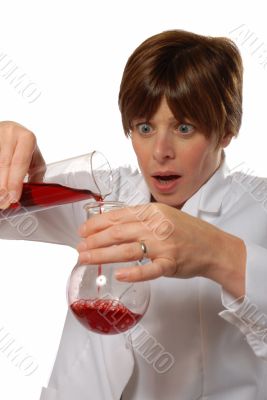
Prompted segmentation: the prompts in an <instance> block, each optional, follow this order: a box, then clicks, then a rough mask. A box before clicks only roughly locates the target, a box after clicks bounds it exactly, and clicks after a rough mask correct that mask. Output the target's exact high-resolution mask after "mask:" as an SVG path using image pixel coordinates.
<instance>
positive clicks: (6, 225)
mask: <svg viewBox="0 0 267 400" xmlns="http://www.w3.org/2000/svg"><path fill="white" fill-rule="evenodd" d="M81 203H83V202H79V203H73V204H66V205H62V206H58V207H55V208H51V209H47V210H42V211H38V212H35V213H31V214H30V213H28V214H27V213H25V214H22V215H19V216H14V217H13V218H10V219H6V220H4V219H2V220H0V238H1V239H11V240H30V241H40V242H47V243H56V244H63V245H68V246H71V247H76V245H77V244H78V242H79V241H80V238H79V235H78V233H77V230H78V228H79V225H80V224H81V223H82V222H83V220H84V211H83V210H82V205H81Z"/></svg>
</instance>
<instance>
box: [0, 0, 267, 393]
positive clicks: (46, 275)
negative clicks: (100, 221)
mask: <svg viewBox="0 0 267 400" xmlns="http://www.w3.org/2000/svg"><path fill="white" fill-rule="evenodd" d="M264 3H265V2H264V1H262V2H261V1H255V0H254V1H253V2H250V1H248V2H246V4H244V2H243V1H242V2H241V1H236V2H233V1H229V2H228V1H226V0H224V1H222V2H216V1H214V0H212V1H204V0H202V1H201V2H199V1H191V0H187V1H172V0H164V1H162V0H161V1H155V0H154V1H153V2H152V1H151V2H150V1H145V0H142V1H140V0H135V1H127V0H123V1H122V0H116V1H113V2H111V1H108V0H102V1H99V2H96V1H94V2H90V1H89V0H87V1H85V0H84V1H69V0H64V1H61V0H60V1H57V0H54V1H51V0H50V1H37V0H35V1H25V0H24V1H18V0H17V1H8V2H7V1H1V3H0V15H1V19H0V54H1V52H3V53H5V54H7V55H8V56H9V57H10V59H12V60H13V62H14V64H16V65H17V66H18V67H19V68H20V69H21V70H22V71H24V72H25V73H26V74H27V76H28V77H29V78H30V79H31V80H32V81H34V82H35V83H36V86H37V87H38V89H39V90H40V91H41V96H40V97H39V99H37V100H36V102H34V103H31V104H29V102H28V101H27V99H25V98H23V96H21V95H19V94H18V93H17V91H16V90H15V89H14V87H12V85H11V84H9V82H8V81H7V80H6V79H4V78H3V77H0V93H1V95H0V105H1V106H0V120H15V121H18V122H20V123H21V124H23V125H25V126H26V127H28V128H29V129H31V130H32V131H34V132H35V134H36V135H37V138H38V142H39V146H40V148H41V150H42V152H43V154H44V157H45V159H46V161H47V162H52V161H56V160H61V159H65V158H68V157H71V156H75V155H79V154H83V153H86V152H88V151H92V150H94V149H98V150H101V151H102V152H103V153H104V154H105V155H106V157H107V158H108V159H109V160H110V162H111V165H112V166H115V165H117V164H121V163H125V162H131V163H134V155H133V152H132V150H131V145H130V142H129V141H127V140H126V139H125V138H124V134H123V131H122V128H121V121H120V114H119V111H118V107H117V95H118V90H119V84H120V78H121V74H122V71H123V67H124V65H125V62H126V61H127V58H128V57H129V55H130V54H131V52H132V51H133V50H134V49H135V47H136V46H137V45H138V44H139V43H141V42H142V41H143V40H144V39H146V38H147V37H149V36H151V35H153V34H155V33H158V32H160V31H163V30H167V29H174V28H180V29H185V30H189V31H194V32H196V33H200V34H206V35H214V36H230V37H232V38H233V39H234V40H235V41H236V43H237V44H238V46H239V48H240V50H241V53H242V56H243V60H244V66H245V76H244V79H245V81H244V118H243V124H242V129H241V131H240V136H239V138H238V139H237V140H235V141H234V143H232V145H231V148H229V149H228V150H227V155H228V159H229V164H230V166H232V167H234V166H235V165H237V164H239V163H244V164H243V165H246V168H247V169H250V170H251V171H254V172H255V173H256V174H258V175H263V176H267V165H266V161H265V156H266V144H267V140H266V135H267V132H266V120H265V115H266V103H267V96H266V87H267V85H266V84H267V66H266V65H265V63H264V59H267V50H266V49H267V25H266V13H265V11H264V9H263V6H264ZM243 24H244V27H243V30H247V31H250V32H251V33H254V36H253V37H254V39H255V40H256V42H255V43H254V45H253V44H252V41H250V42H251V43H250V44H251V45H250V46H249V45H248V43H242V40H241V39H242V38H241V37H238V32H240V31H241V28H238V27H240V26H241V25H243ZM243 38H244V34H243ZM259 45H261V50H258V51H256V49H257V47H258V46H259ZM253 52H254V54H253ZM0 246H1V251H0V268H1V275H0V329H1V327H4V328H5V330H6V331H8V332H9V333H10V335H11V336H12V337H13V338H14V339H15V340H16V343H17V345H22V346H23V348H24V350H25V353H26V352H27V353H29V354H30V355H31V356H33V357H34V358H35V359H36V361H37V363H38V366H39V367H38V369H37V370H36V372H35V373H33V374H32V375H31V376H28V377H26V376H24V374H23V372H22V371H21V370H20V369H18V368H16V367H15V366H14V365H13V363H12V362H11V361H10V360H9V359H8V357H6V356H5V355H4V354H2V353H1V352H0V371H1V375H0V377H1V385H0V398H1V399H5V400H11V399H12V400H13V399H17V398H20V399H25V400H26V399H27V400H35V399H38V398H39V393H40V388H41V386H46V384H47V380H48V378H49V375H50V372H51V368H52V365H53V362H54V358H55V355H56V351H57V346H58V343H59V340H60V335H61V330H62V326H63V323H64V318H65V313H66V308H67V305H66V300H65V286H66V281H67V278H68V275H69V273H70V271H71V269H72V267H73V265H74V264H75V261H76V257H77V254H76V252H75V250H73V249H70V248H67V247H65V246H56V245H47V244H43V243H30V242H12V241H11V242H10V241H1V242H0Z"/></svg>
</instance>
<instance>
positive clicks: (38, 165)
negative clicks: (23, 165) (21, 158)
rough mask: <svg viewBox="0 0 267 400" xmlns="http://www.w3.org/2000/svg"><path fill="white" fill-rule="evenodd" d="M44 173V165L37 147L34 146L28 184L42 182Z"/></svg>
mask: <svg viewBox="0 0 267 400" xmlns="http://www.w3.org/2000/svg"><path fill="white" fill-rule="evenodd" d="M45 172H46V163H45V160H44V158H43V155H42V153H41V152H40V150H39V147H38V146H36V148H35V151H34V153H33V156H32V160H31V164H30V168H29V171H28V175H29V182H42V181H43V177H44V174H45Z"/></svg>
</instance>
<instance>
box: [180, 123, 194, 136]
mask: <svg viewBox="0 0 267 400" xmlns="http://www.w3.org/2000/svg"><path fill="white" fill-rule="evenodd" d="M177 129H178V131H179V132H180V133H182V134H185V135H186V134H189V133H193V132H194V127H193V125H191V124H180V125H178V128H177Z"/></svg>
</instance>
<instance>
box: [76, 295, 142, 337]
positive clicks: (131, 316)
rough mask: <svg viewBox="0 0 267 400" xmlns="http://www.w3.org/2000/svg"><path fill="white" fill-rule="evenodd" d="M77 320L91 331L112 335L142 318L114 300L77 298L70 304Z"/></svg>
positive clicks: (128, 327)
mask: <svg viewBox="0 0 267 400" xmlns="http://www.w3.org/2000/svg"><path fill="white" fill-rule="evenodd" d="M70 307H71V310H72V312H73V313H74V314H75V316H76V317H77V318H78V320H79V321H80V322H81V323H82V324H83V325H84V326H85V327H86V328H87V329H90V330H91V331H94V332H97V333H102V334H106V335H114V334H116V333H122V332H125V331H127V330H128V329H131V328H132V327H133V326H134V325H136V324H137V322H138V321H139V320H140V319H141V318H142V315H141V314H135V313H133V312H132V311H130V310H129V309H128V308H127V307H125V306H124V305H123V304H122V303H120V302H119V301H116V300H110V299H109V300H107V299H96V300H78V301H75V302H74V303H72V304H71V306H70Z"/></svg>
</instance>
